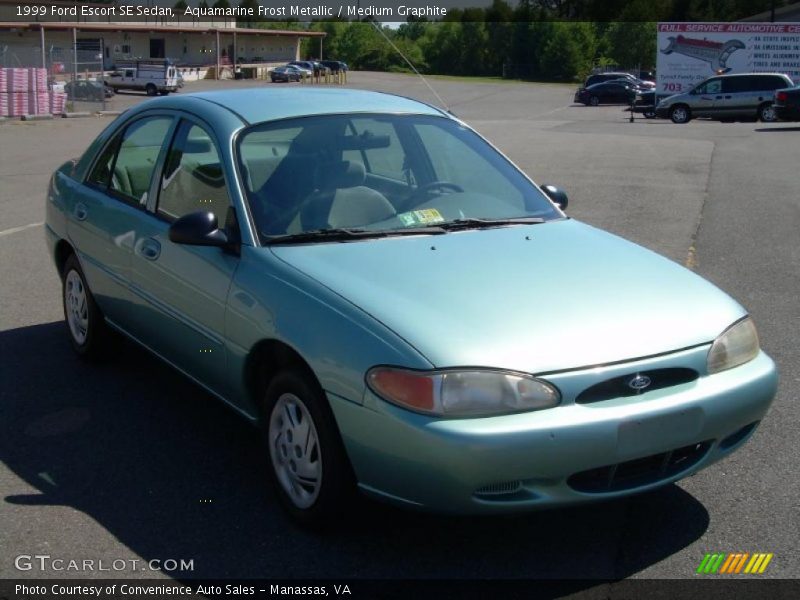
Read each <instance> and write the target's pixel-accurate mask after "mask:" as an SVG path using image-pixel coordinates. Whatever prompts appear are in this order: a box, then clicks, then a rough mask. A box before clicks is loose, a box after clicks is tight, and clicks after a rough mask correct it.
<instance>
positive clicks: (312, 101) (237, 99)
mask: <svg viewBox="0 0 800 600" xmlns="http://www.w3.org/2000/svg"><path fill="white" fill-rule="evenodd" d="M181 97H183V98H192V97H194V98H201V99H203V100H207V101H209V102H213V103H215V104H217V105H219V106H222V107H224V108H226V109H228V110H230V111H231V112H233V113H235V114H237V115H239V116H240V117H241V118H242V119H244V120H245V121H247V122H248V123H261V122H263V121H274V120H277V119H287V118H291V117H304V116H309V115H324V114H340V113H402V114H422V115H439V116H441V115H445V116H446V113H445V112H444V111H442V110H440V109H438V108H435V107H433V106H430V105H428V104H424V103H423V102H418V101H416V100H412V99H411V98H406V97H404V96H395V95H393V94H384V93H381V92H369V91H365V90H349V89H332V88H311V87H309V88H303V89H296V88H292V89H273V88H258V89H246V90H221V91H213V92H196V93H192V94H185V95H184V94H181ZM151 106H152V105H151Z"/></svg>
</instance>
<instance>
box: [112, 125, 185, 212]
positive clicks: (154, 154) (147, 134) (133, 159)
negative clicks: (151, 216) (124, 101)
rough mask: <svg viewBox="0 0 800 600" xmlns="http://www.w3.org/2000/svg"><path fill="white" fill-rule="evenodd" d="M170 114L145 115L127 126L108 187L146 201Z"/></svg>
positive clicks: (136, 200)
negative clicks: (160, 115) (163, 115)
mask: <svg viewBox="0 0 800 600" xmlns="http://www.w3.org/2000/svg"><path fill="white" fill-rule="evenodd" d="M171 125H172V117H146V118H144V119H141V120H139V121H136V122H135V123H133V124H131V125H129V126H128V128H127V129H126V130H125V133H124V134H123V137H122V143H121V144H120V146H119V152H118V153H117V158H116V160H115V161H114V170H113V174H112V177H111V186H110V189H111V190H113V191H115V192H116V193H117V194H118V195H120V196H122V197H123V198H125V199H127V200H130V201H132V202H136V203H137V204H146V203H147V193H148V191H149V190H150V182H151V180H152V178H153V172H154V171H155V168H156V162H157V161H158V155H159V153H160V152H161V148H162V146H163V145H164V140H165V139H166V137H167V133H168V132H169V128H170V126H171Z"/></svg>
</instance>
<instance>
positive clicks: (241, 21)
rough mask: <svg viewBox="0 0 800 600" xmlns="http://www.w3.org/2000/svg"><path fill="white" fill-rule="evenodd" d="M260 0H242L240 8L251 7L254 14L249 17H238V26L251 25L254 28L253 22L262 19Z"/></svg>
mask: <svg viewBox="0 0 800 600" xmlns="http://www.w3.org/2000/svg"><path fill="white" fill-rule="evenodd" d="M258 7H259V4H258V0H242V1H241V2H240V3H239V8H242V9H249V10H250V11H251V12H252V16H247V17H239V18H237V19H236V25H237V27H242V26H244V27H249V28H252V27H253V24H254V23H256V22H257V21H259V20H260V17H259V16H258Z"/></svg>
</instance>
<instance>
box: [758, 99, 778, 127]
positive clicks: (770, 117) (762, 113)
mask: <svg viewBox="0 0 800 600" xmlns="http://www.w3.org/2000/svg"><path fill="white" fill-rule="evenodd" d="M758 118H759V119H761V121H762V122H763V123H773V122H775V121H777V120H778V115H777V114H775V107H774V106H772V103H771V102H765V103H764V104H762V105H761V106H759V107H758Z"/></svg>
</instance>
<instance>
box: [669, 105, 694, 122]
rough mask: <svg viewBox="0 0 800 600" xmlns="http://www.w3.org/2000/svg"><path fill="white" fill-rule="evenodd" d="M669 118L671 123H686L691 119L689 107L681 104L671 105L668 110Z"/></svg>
mask: <svg viewBox="0 0 800 600" xmlns="http://www.w3.org/2000/svg"><path fill="white" fill-rule="evenodd" d="M669 118H670V120H671V121H672V122H673V123H688V122H689V119H691V113H690V112H689V108H688V107H686V106H683V105H679V106H673V107H672V110H670V111H669Z"/></svg>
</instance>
